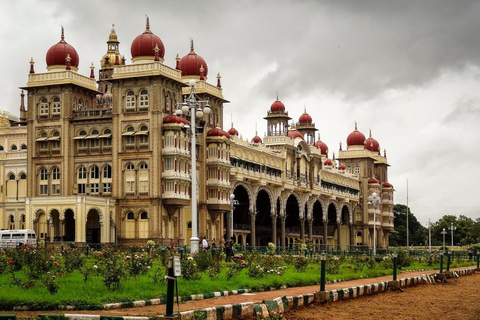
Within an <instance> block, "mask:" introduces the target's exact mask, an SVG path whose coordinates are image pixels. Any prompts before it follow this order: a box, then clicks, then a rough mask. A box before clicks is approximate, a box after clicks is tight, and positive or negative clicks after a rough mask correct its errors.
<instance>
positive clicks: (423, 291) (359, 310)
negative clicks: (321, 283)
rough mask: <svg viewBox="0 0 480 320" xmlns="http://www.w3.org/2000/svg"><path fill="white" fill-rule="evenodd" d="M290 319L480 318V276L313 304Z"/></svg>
mask: <svg viewBox="0 0 480 320" xmlns="http://www.w3.org/2000/svg"><path fill="white" fill-rule="evenodd" d="M284 316H285V319H286V320H313V319H315V320H317V319H355V320H364V319H365V320H366V319H369V320H371V319H389V320H390V319H408V320H411V319H421V320H428V319H435V320H447V319H451V320H458V319H461V320H478V319H480V275H479V274H478V273H477V274H474V275H471V276H464V277H460V278H457V279H449V280H448V281H447V283H445V284H436V285H431V284H428V285H418V286H415V287H409V288H406V289H405V291H404V292H400V291H388V292H384V293H380V294H377V295H375V296H363V297H360V298H358V299H353V300H344V301H339V302H333V303H327V304H324V305H322V304H316V303H313V304H310V305H308V306H307V307H301V308H297V309H294V310H292V311H290V312H287V313H286V314H285V315H284Z"/></svg>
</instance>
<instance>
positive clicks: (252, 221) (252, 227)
mask: <svg viewBox="0 0 480 320" xmlns="http://www.w3.org/2000/svg"><path fill="white" fill-rule="evenodd" d="M255 216H256V214H255V211H252V212H250V242H251V243H250V245H251V246H253V247H256V246H257V244H256V242H255V241H256V240H255Z"/></svg>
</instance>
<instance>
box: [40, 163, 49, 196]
mask: <svg viewBox="0 0 480 320" xmlns="http://www.w3.org/2000/svg"><path fill="white" fill-rule="evenodd" d="M39 191H40V194H41V195H47V194H48V171H47V169H45V168H43V169H41V170H40V190H39Z"/></svg>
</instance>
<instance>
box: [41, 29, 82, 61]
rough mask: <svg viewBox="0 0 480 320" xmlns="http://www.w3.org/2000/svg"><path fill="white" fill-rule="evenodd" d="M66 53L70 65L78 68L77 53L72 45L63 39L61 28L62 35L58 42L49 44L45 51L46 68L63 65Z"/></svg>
mask: <svg viewBox="0 0 480 320" xmlns="http://www.w3.org/2000/svg"><path fill="white" fill-rule="evenodd" d="M67 55H69V56H70V59H71V60H70V66H71V67H75V68H78V63H79V61H80V59H79V58H78V53H77V51H76V50H75V48H74V47H72V46H71V45H69V44H68V43H67V42H66V41H65V37H64V35H63V28H62V37H61V39H60V42H59V43H57V44H54V45H53V46H51V47H50V49H48V51H47V69H49V67H53V66H65V65H66V64H67V62H66V58H67Z"/></svg>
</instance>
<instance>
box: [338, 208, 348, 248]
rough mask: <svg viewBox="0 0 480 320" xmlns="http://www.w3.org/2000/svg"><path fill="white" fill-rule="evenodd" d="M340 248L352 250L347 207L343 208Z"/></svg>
mask: <svg viewBox="0 0 480 320" xmlns="http://www.w3.org/2000/svg"><path fill="white" fill-rule="evenodd" d="M340 246H341V250H348V249H349V248H350V219H349V211H348V207H347V206H343V208H342V215H341V226H340Z"/></svg>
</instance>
